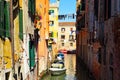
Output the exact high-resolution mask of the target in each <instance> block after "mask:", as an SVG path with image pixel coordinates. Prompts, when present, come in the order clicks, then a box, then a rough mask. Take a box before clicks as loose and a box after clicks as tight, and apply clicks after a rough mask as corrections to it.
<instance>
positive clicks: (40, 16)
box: [35, 0, 49, 76]
mask: <svg viewBox="0 0 120 80" xmlns="http://www.w3.org/2000/svg"><path fill="white" fill-rule="evenodd" d="M48 11H49V0H36V14H35V15H36V16H35V19H36V20H35V28H36V31H37V33H38V34H37V35H38V37H36V38H38V39H37V41H38V43H37V44H38V48H37V52H38V54H37V56H38V58H37V60H38V75H39V76H42V73H43V72H44V71H46V70H47V64H48V63H47V62H48V46H47V41H48V37H49V12H48Z"/></svg>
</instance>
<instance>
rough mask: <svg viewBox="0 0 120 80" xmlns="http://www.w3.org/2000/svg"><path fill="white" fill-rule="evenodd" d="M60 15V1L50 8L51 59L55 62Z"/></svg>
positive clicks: (52, 4)
mask: <svg viewBox="0 0 120 80" xmlns="http://www.w3.org/2000/svg"><path fill="white" fill-rule="evenodd" d="M58 15H59V1H56V2H55V3H51V4H50V8H49V49H50V50H51V51H50V53H51V55H50V56H51V57H52V60H54V58H55V55H56V54H57V52H58V49H57V42H58Z"/></svg>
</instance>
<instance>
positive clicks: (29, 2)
mask: <svg viewBox="0 0 120 80" xmlns="http://www.w3.org/2000/svg"><path fill="white" fill-rule="evenodd" d="M28 11H29V12H31V0H28Z"/></svg>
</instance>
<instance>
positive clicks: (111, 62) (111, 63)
mask: <svg viewBox="0 0 120 80" xmlns="http://www.w3.org/2000/svg"><path fill="white" fill-rule="evenodd" d="M109 62H110V65H113V54H112V53H110V57H109Z"/></svg>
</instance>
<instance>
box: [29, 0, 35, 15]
mask: <svg viewBox="0 0 120 80" xmlns="http://www.w3.org/2000/svg"><path fill="white" fill-rule="evenodd" d="M28 11H29V12H30V13H31V14H32V15H34V14H35V0H29V1H28Z"/></svg>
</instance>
